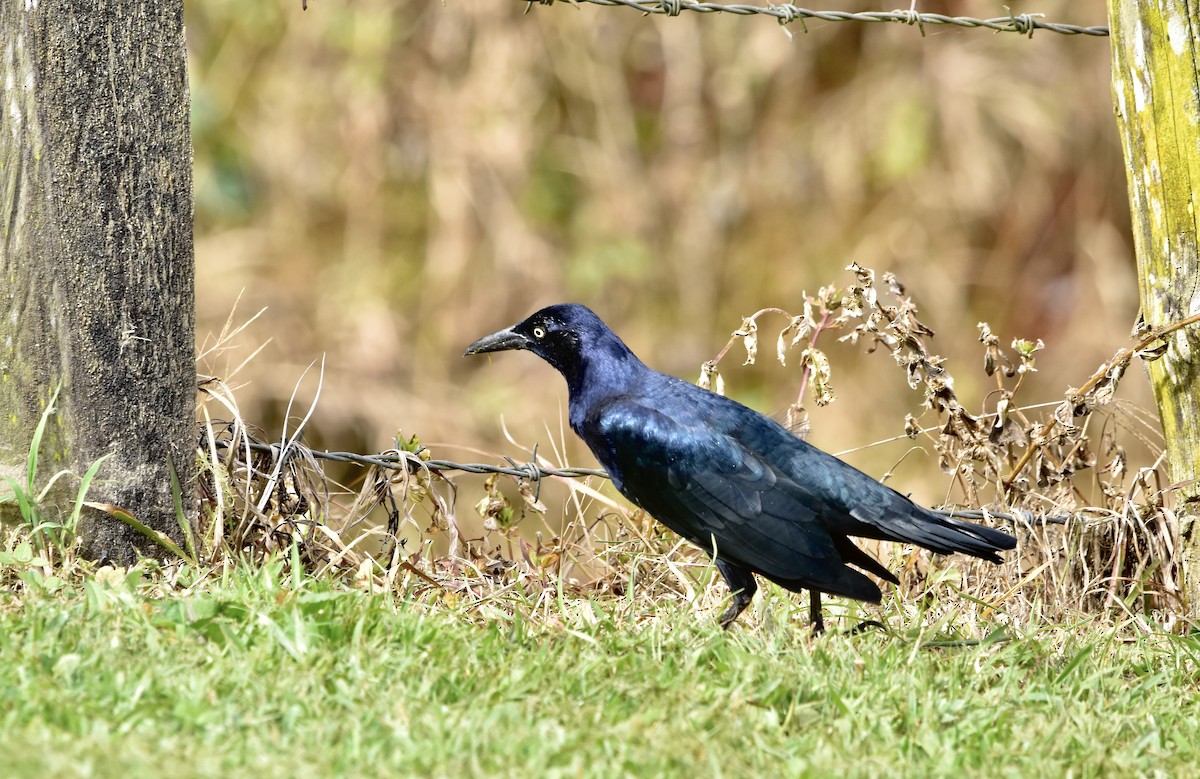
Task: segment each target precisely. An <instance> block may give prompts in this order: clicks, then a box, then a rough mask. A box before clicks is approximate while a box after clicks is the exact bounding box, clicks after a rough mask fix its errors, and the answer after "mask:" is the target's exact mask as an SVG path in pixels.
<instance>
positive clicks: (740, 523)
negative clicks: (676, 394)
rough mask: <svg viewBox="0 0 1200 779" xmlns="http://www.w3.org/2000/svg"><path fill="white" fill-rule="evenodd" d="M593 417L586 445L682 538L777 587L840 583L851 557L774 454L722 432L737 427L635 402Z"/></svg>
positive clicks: (627, 491) (691, 410)
mask: <svg viewBox="0 0 1200 779" xmlns="http://www.w3.org/2000/svg"><path fill="white" fill-rule="evenodd" d="M698 397H699V396H694V397H693V398H692V399H693V400H694V399H695V398H698ZM668 402H669V401H668ZM700 403H701V404H702V405H703V403H704V401H703V399H701V400H700ZM720 410H724V409H720ZM589 416H590V417H591V418H590V419H589V420H588V424H587V425H586V428H587V434H586V435H585V436H584V437H585V440H586V441H587V443H588V444H589V445H591V447H592V450H593V452H595V454H596V456H597V458H598V459H599V460H600V461H601V463H602V464H603V465H604V466H605V467H606V468H607V469H608V470H609V472H610V473H611V474H612V475H613V477H614V483H615V484H616V485H617V487H618V489H620V491H621V492H622V493H623V494H624V495H625V496H626V497H628V498H629V499H630V500H632V501H633V502H634V503H637V504H638V505H640V506H642V507H643V508H645V509H646V510H647V511H649V512H650V513H651V514H652V515H653V516H654V517H655V518H656V519H658V520H659V521H661V522H663V523H664V524H666V525H667V526H668V527H670V528H671V529H672V530H674V531H676V532H677V533H679V534H680V535H682V536H684V537H685V538H687V539H688V540H690V541H692V542H693V543H695V544H697V545H699V546H701V547H704V548H706V549H709V550H711V549H712V548H713V547H714V545H715V547H716V551H717V554H718V555H720V556H721V557H724V558H728V559H730V560H733V561H736V562H739V563H741V564H743V565H745V566H746V567H748V568H751V569H753V570H756V571H759V572H761V573H763V574H766V575H767V576H769V577H772V578H775V579H784V580H800V579H804V580H808V581H813V582H821V581H832V580H834V579H836V578H837V577H838V576H839V575H840V573H841V571H842V570H843V563H842V558H841V555H839V553H838V551H837V549H836V548H835V545H834V541H833V539H832V537H831V536H830V535H829V533H828V531H827V530H826V529H825V528H824V527H823V526H822V524H821V522H820V521H818V518H817V512H816V511H815V510H814V509H815V507H814V506H813V505H811V501H808V499H807V498H806V496H805V495H804V493H803V492H802V491H800V490H798V489H797V488H796V485H795V484H794V483H793V482H792V480H790V479H789V478H787V477H786V476H783V475H782V474H781V473H780V472H779V471H778V469H777V468H776V467H775V466H773V465H772V463H771V452H769V451H767V452H760V451H755V450H754V449H752V448H750V447H748V446H747V445H746V444H745V443H744V442H743V441H741V440H739V437H738V436H737V435H736V433H734V432H726V431H725V430H723V429H722V428H723V427H724V428H729V429H730V430H731V431H732V430H734V429H736V425H730V424H726V425H721V424H719V423H717V422H716V421H715V420H714V419H713V418H712V417H710V416H708V415H707V414H706V413H705V409H704V408H702V407H701V408H697V407H695V406H690V407H687V408H683V407H680V406H679V405H678V404H674V403H672V405H670V406H664V404H658V405H652V403H651V402H649V401H646V400H643V399H634V398H629V397H622V398H616V399H612V400H610V401H608V402H606V403H604V404H601V405H599V406H598V407H597V408H596V409H595V410H594V411H593V413H592V414H591V415H589Z"/></svg>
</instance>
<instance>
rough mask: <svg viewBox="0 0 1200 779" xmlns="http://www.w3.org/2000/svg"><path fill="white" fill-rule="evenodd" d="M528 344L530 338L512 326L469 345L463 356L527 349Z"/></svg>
mask: <svg viewBox="0 0 1200 779" xmlns="http://www.w3.org/2000/svg"><path fill="white" fill-rule="evenodd" d="M528 346H529V339H528V338H527V337H525V336H523V335H521V334H520V333H518V332H516V331H515V330H513V329H512V328H511V327H510V328H507V329H505V330H501V331H499V332H496V333H492V334H491V335H485V336H484V337H483V338H480V339H479V340H478V341H476V342H475V343H473V344H471V345H470V346H468V347H467V350H466V351H465V352H463V357H467V356H468V355H472V354H483V353H484V352H503V351H507V350H509V349H525V348H527V347H528Z"/></svg>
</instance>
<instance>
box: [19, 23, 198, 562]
mask: <svg viewBox="0 0 1200 779" xmlns="http://www.w3.org/2000/svg"><path fill="white" fill-rule="evenodd" d="M0 70H2V73H0V107H2V111H3V113H2V118H0V225H2V226H0V230H3V233H2V239H0V279H3V281H0V473H3V474H7V475H14V474H22V473H23V471H24V468H23V466H24V461H25V456H26V452H27V448H28V446H29V443H30V440H31V438H32V434H33V430H34V427H35V425H36V424H37V422H38V419H39V418H40V416H41V414H42V410H43V409H44V407H45V404H46V403H47V401H48V399H49V397H50V395H51V394H52V393H53V391H54V389H55V387H56V386H58V385H59V384H60V383H61V386H62V390H61V394H60V396H59V404H58V409H59V411H58V413H57V414H55V415H54V416H53V417H52V419H51V423H50V426H49V428H48V429H47V433H46V436H45V438H44V440H43V442H42V447H43V448H42V458H43V462H48V463H50V465H49V466H47V467H46V468H44V469H40V470H41V471H42V472H41V473H39V478H41V479H42V480H43V481H44V479H45V478H46V477H47V476H49V475H50V473H51V472H53V471H57V470H59V469H61V468H70V469H71V470H73V471H74V472H75V473H77V474H81V473H83V472H84V470H86V469H87V467H88V466H89V465H90V464H91V463H92V462H94V461H95V460H96V459H97V458H99V457H101V456H103V455H105V454H109V453H111V454H112V456H111V457H109V459H108V460H107V461H106V462H105V463H104V466H103V467H102V469H101V470H100V472H99V474H98V476H97V478H96V480H95V481H94V482H93V484H92V489H91V492H90V493H89V499H90V500H94V501H100V502H106V503H112V504H115V505H117V506H120V507H121V508H123V509H125V510H127V511H128V512H130V513H131V514H133V515H134V516H135V517H136V518H137V519H138V520H139V521H141V522H142V523H144V524H146V525H148V526H150V527H151V528H153V529H155V530H159V531H162V532H165V533H167V534H168V535H169V536H171V537H172V538H175V539H176V540H177V541H178V540H179V536H180V535H181V531H180V526H179V522H178V521H177V519H176V515H175V510H174V508H173V500H172V495H171V479H170V476H169V466H168V463H171V464H173V465H174V468H175V469H176V471H177V472H178V474H179V478H180V483H181V484H182V487H183V495H182V497H183V505H184V507H185V511H187V512H188V514H189V517H188V519H189V521H191V518H192V517H191V515H193V514H194V509H193V508H192V506H193V501H192V500H191V495H192V489H193V486H194V481H195V472H196V466H195V454H194V450H195V436H196V432H195V410H194V406H195V376H196V372H195V333H194V331H195V289H194V278H195V263H194V259H193V254H192V174H191V163H192V147H191V135H190V130H189V126H188V120H189V116H188V109H189V95H188V86H187V54H186V49H185V47H184V31H183V0H97V1H95V2H69V1H68V0H40V2H35V3H30V2H18V0H0ZM22 478H23V477H22ZM3 484H4V482H3V481H0V485H3ZM77 484H78V483H77V482H76V485H72V487H71V492H73V491H74V489H75V488H76V486H77ZM4 489H6V488H4ZM5 505H8V506H11V504H5ZM80 533H81V537H82V540H83V548H84V552H85V554H87V555H89V556H91V557H95V558H101V559H107V560H111V561H113V562H115V563H120V564H128V563H130V562H132V561H133V560H134V559H135V558H136V553H135V547H137V548H139V549H140V550H141V551H142V552H143V553H146V554H153V555H157V556H161V555H162V554H163V550H162V549H161V548H160V547H158V546H157V545H154V544H151V543H149V542H148V541H147V540H146V539H145V538H144V537H142V536H140V535H138V534H136V533H135V532H134V531H132V530H131V529H130V528H129V527H128V526H127V525H125V524H124V523H122V522H120V521H119V520H117V519H115V518H113V517H110V516H108V515H107V514H104V513H102V512H91V513H90V514H85V516H84V519H83V521H82V522H81V526H80Z"/></svg>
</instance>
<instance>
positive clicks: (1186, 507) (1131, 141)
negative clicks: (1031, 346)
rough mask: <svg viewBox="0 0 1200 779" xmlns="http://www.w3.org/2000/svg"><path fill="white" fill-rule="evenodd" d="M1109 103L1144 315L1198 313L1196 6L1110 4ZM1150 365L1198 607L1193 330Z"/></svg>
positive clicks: (1199, 379)
mask: <svg viewBox="0 0 1200 779" xmlns="http://www.w3.org/2000/svg"><path fill="white" fill-rule="evenodd" d="M1108 15H1109V23H1110V27H1111V31H1112V49H1113V99H1114V104H1115V108H1116V114H1117V124H1118V126H1119V128H1120V132H1121V145H1122V147H1123V148H1124V151H1125V162H1126V169H1127V171H1128V175H1129V202H1130V211H1131V213H1132V215H1133V238H1134V248H1135V251H1136V253H1137V264H1138V283H1139V286H1140V291H1141V301H1142V318H1143V319H1144V321H1145V324H1146V325H1147V326H1148V327H1150V328H1156V327H1162V326H1164V325H1168V324H1171V323H1172V322H1176V321H1179V320H1181V319H1183V318H1185V317H1187V316H1189V315H1192V314H1196V313H1200V252H1198V251H1197V237H1196V220H1197V216H1198V214H1197V210H1198V207H1200V203H1198V202H1197V201H1198V200H1200V75H1198V71H1197V68H1198V66H1200V61H1198V56H1200V52H1198V49H1200V2H1197V0H1157V1H1156V2H1150V3H1148V2H1144V1H1143V2H1136V1H1135V0H1109V3H1108ZM1167 343H1168V348H1167V350H1166V353H1165V354H1164V355H1163V357H1162V358H1161V359H1159V360H1157V361H1155V362H1151V363H1150V364H1149V370H1150V380H1151V383H1152V384H1153V386H1154V395H1155V399H1156V401H1157V403H1158V410H1159V414H1160V416H1161V418H1162V426H1163V433H1164V435H1165V437H1166V452H1167V464H1168V468H1169V470H1170V474H1171V479H1172V481H1174V482H1176V483H1177V484H1179V485H1181V486H1180V492H1179V497H1180V498H1181V500H1180V501H1179V508H1178V512H1179V516H1180V518H1181V523H1180V532H1181V536H1182V548H1181V549H1180V550H1179V553H1180V564H1181V568H1182V572H1183V574H1184V581H1185V584H1184V586H1185V591H1186V594H1187V596H1188V601H1189V602H1190V603H1191V604H1200V524H1198V523H1197V514H1198V512H1200V486H1198V484H1200V482H1198V481H1197V480H1198V479H1200V328H1198V327H1196V326H1192V327H1187V328H1183V329H1181V330H1179V331H1177V332H1175V333H1174V334H1173V335H1171V336H1169V337H1168V339H1167Z"/></svg>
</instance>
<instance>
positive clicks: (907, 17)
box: [522, 0, 1108, 38]
mask: <svg viewBox="0 0 1200 779" xmlns="http://www.w3.org/2000/svg"><path fill="white" fill-rule="evenodd" d="M522 1H523V2H525V3H526V12H528V10H529V9H530V8H532V7H533V6H534V5H535V4H536V5H554V3H555V0H522ZM561 1H562V2H567V3H570V4H571V5H574V6H579V5H580V4H581V3H591V4H593V5H600V6H624V7H626V8H631V9H633V10H635V11H641V12H642V13H643V14H660V15H664V16H678V15H679V14H680V13H681V12H683V11H694V12H696V13H702V14H711V13H730V14H737V15H739V16H753V15H756V14H757V15H762V16H771V17H774V18H775V19H776V20H777V21H778V22H779V24H781V25H786V24H790V23H792V22H798V23H799V24H800V28H801V29H802V30H803V31H804V32H808V27H807V26H806V25H805V23H804V22H805V20H806V19H817V20H819V21H823V22H892V23H895V24H907V25H911V26H914V27H916V28H918V29H919V30H920V31H921V35H924V34H925V26H926V25H951V26H954V27H969V28H978V29H986V30H993V31H995V32H1015V33H1020V34H1021V35H1024V36H1026V37H1030V38H1032V37H1033V33H1034V32H1035V31H1037V30H1046V31H1047V32H1056V33H1059V34H1060V35H1091V36H1094V37H1105V36H1107V35H1108V28H1107V27H1102V26H1091V27H1087V26H1081V25H1077V24H1062V23H1059V22H1047V21H1044V20H1043V17H1044V16H1045V14H1009V15H1008V16H998V17H996V18H994V19H975V18H973V17H970V16H946V15H945V14H932V13H922V12H920V11H917V10H916V7H915V4H914V7H912V8H910V9H908V10H907V11H905V10H901V9H898V10H895V11H858V12H856V11H813V10H811V9H808V8H799V7H797V6H794V5H792V4H791V3H784V4H782V5H773V4H772V5H765V6H761V5H742V4H734V5H723V4H721V3H706V2H697V0H561Z"/></svg>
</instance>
